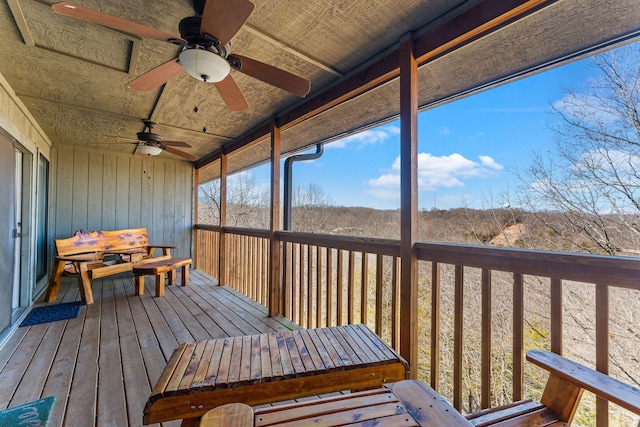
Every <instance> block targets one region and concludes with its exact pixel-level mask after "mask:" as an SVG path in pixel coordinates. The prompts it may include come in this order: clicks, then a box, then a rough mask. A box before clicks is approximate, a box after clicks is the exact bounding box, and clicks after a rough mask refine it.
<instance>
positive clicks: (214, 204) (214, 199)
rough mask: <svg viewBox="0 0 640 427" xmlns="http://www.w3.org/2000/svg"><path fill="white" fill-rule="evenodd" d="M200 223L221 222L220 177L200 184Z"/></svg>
mask: <svg viewBox="0 0 640 427" xmlns="http://www.w3.org/2000/svg"><path fill="white" fill-rule="evenodd" d="M198 202H199V203H198V223H200V224H216V225H217V224H220V179H214V180H211V181H207V182H205V183H202V184H200V185H199V186H198Z"/></svg>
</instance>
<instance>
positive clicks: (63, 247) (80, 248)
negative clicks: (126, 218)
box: [56, 228, 149, 256]
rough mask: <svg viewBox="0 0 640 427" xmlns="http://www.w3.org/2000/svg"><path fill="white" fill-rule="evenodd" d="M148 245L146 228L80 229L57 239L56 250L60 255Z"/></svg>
mask: <svg viewBox="0 0 640 427" xmlns="http://www.w3.org/2000/svg"><path fill="white" fill-rule="evenodd" d="M148 245H149V236H148V235H147V229H146V228H132V229H128V230H113V231H86V230H79V231H76V234H74V235H73V237H69V238H67V239H56V250H57V251H58V255H59V256H68V255H77V254H83V253H89V252H104V251H108V250H123V249H133V248H140V247H146V246H148Z"/></svg>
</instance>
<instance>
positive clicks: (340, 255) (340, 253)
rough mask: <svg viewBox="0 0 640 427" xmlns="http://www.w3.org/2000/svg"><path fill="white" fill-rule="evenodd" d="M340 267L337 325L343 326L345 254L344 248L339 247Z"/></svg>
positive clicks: (337, 276)
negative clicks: (343, 252)
mask: <svg viewBox="0 0 640 427" xmlns="http://www.w3.org/2000/svg"><path fill="white" fill-rule="evenodd" d="M337 262H338V268H337V271H336V325H338V326H341V325H342V324H343V323H342V315H343V307H342V304H343V297H344V295H343V287H342V275H343V272H342V268H343V265H342V264H343V263H344V259H343V254H342V250H340V249H338V260H337Z"/></svg>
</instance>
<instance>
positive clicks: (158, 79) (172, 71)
mask: <svg viewBox="0 0 640 427" xmlns="http://www.w3.org/2000/svg"><path fill="white" fill-rule="evenodd" d="M183 71H184V67H183V66H182V65H180V63H179V62H178V58H174V59H172V60H171V61H168V62H165V63H164V64H161V65H158V66H157V67H156V68H152V69H151V70H149V71H147V72H146V73H144V74H142V75H141V76H138V77H136V78H135V79H133V80H131V81H130V82H129V83H127V87H128V88H129V89H132V90H137V91H140V92H146V91H149V90H152V89H155V88H157V87H159V86H160V85H162V84H164V83H166V82H167V81H169V80H171V79H172V78H174V77H175V76H177V75H178V74H180V73H181V72H183Z"/></svg>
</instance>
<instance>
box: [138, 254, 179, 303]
mask: <svg viewBox="0 0 640 427" xmlns="http://www.w3.org/2000/svg"><path fill="white" fill-rule="evenodd" d="M190 265H191V258H166V259H161V260H158V261H151V262H145V263H138V264H134V266H133V274H134V275H135V276H136V295H142V294H144V278H145V276H150V275H153V276H156V296H157V297H163V296H164V275H165V273H167V275H168V276H169V284H170V285H173V284H174V283H175V282H176V270H177V269H178V268H180V267H182V286H186V285H187V283H189V266H190Z"/></svg>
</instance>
